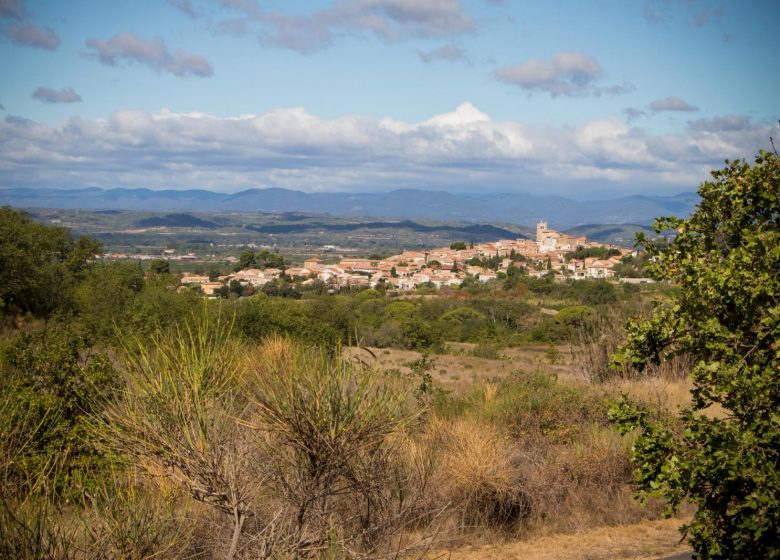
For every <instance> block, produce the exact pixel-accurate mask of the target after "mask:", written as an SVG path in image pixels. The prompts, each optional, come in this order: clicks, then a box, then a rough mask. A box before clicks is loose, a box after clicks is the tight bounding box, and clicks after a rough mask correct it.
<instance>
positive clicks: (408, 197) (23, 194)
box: [0, 188, 699, 229]
mask: <svg viewBox="0 0 780 560" xmlns="http://www.w3.org/2000/svg"><path fill="white" fill-rule="evenodd" d="M698 200H699V197H698V195H697V194H695V193H682V194H678V195H675V196H644V195H633V196H625V197H621V198H614V199H611V200H589V201H577V200H572V199H569V198H565V197H560V196H534V195H529V194H524V193H493V194H453V193H448V192H440V191H426V190H413V189H407V190H395V191H390V192H384V193H305V192H302V191H294V190H288V189H279V188H271V189H249V190H245V191H241V192H238V193H234V194H224V193H216V192H212V191H206V190H182V191H178V190H162V191H155V190H150V189H98V188H88V189H73V190H70V189H35V188H10V189H0V205H5V204H10V205H12V206H16V207H19V208H69V209H77V208H78V209H84V210H150V211H157V212H169V211H192V212H210V211H228V212H232V211H238V212H257V211H259V212H316V213H325V214H331V215H333V216H346V217H349V216H375V217H382V218H395V219H418V220H419V219H428V220H442V221H450V220H451V221H459V222H482V223H485V222H488V223H508V224H522V225H533V224H534V223H535V222H537V221H538V220H546V221H547V222H548V224H549V226H550V227H552V228H556V229H570V228H573V227H576V226H581V225H585V224H637V225H647V224H649V223H650V222H651V221H652V220H653V219H654V218H656V217H658V216H669V215H674V216H687V215H688V214H690V213H691V211H692V210H693V209H694V207H695V205H696V204H697V203H698Z"/></svg>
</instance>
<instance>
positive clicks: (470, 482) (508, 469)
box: [426, 417, 528, 530]
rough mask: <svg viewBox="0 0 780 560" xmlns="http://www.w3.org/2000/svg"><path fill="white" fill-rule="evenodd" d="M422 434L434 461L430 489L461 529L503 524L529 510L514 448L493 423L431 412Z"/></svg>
mask: <svg viewBox="0 0 780 560" xmlns="http://www.w3.org/2000/svg"><path fill="white" fill-rule="evenodd" d="M426 437H427V439H428V445H429V446H430V448H429V453H431V454H435V455H436V456H437V462H438V464H437V471H436V478H435V488H434V489H433V491H434V492H435V493H436V495H437V496H438V498H437V499H438V500H440V501H441V502H443V503H447V504H449V505H450V508H449V509H450V516H451V517H453V518H454V520H455V522H456V523H457V526H458V527H459V528H460V529H461V530H463V529H465V528H473V527H498V528H501V527H506V526H509V525H512V524H514V523H516V522H517V521H519V520H520V519H522V518H523V517H524V516H525V515H526V514H527V511H528V505H527V503H526V497H525V495H524V493H523V491H522V485H521V484H520V473H519V471H518V468H517V466H516V465H515V464H514V463H513V461H512V458H513V450H512V448H511V446H510V445H509V443H508V441H507V439H506V438H505V437H502V435H501V434H500V433H499V431H498V430H497V429H496V428H495V427H494V426H493V425H491V424H489V423H487V422H483V421H479V420H475V419H468V418H459V419H455V420H450V421H447V420H443V419H441V418H435V417H434V418H433V419H431V421H430V422H429V424H428V425H427V426H426Z"/></svg>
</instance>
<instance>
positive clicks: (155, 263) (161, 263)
mask: <svg viewBox="0 0 780 560" xmlns="http://www.w3.org/2000/svg"><path fill="white" fill-rule="evenodd" d="M149 270H150V271H151V272H153V273H154V274H170V272H171V263H169V262H168V261H166V260H165V259H153V260H152V261H151V262H150V263H149Z"/></svg>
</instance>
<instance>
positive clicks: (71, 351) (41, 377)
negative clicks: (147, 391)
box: [0, 324, 119, 497]
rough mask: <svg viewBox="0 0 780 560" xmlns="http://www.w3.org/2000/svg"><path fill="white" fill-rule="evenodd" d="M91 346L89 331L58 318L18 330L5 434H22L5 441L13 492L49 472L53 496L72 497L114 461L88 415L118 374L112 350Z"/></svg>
mask: <svg viewBox="0 0 780 560" xmlns="http://www.w3.org/2000/svg"><path fill="white" fill-rule="evenodd" d="M88 348H89V347H88V341H87V340H86V339H85V338H84V337H83V335H81V334H79V333H78V332H76V331H75V330H74V329H72V328H67V327H64V326H62V325H57V324H52V325H50V326H47V327H42V328H39V329H36V330H33V331H31V332H27V333H22V334H20V335H19V336H18V337H17V338H16V340H15V341H14V343H13V344H12V345H11V347H10V348H9V349H8V350H7V352H6V356H5V362H6V363H5V366H4V367H3V371H2V377H0V398H2V399H3V400H4V401H5V405H4V412H3V414H0V437H2V438H3V439H5V438H13V437H14V434H17V435H18V436H19V437H24V439H23V440H19V439H17V440H16V441H15V442H14V440H13V439H12V440H10V441H9V440H6V441H5V442H4V443H3V444H2V445H1V446H2V447H4V448H6V449H7V450H8V452H9V453H11V454H12V461H11V464H10V465H9V467H8V470H7V471H6V476H7V480H6V483H8V484H10V485H11V486H9V487H8V489H9V490H10V489H11V488H16V489H17V490H22V489H25V488H26V487H28V486H29V484H30V481H31V480H39V479H41V477H43V478H45V479H46V485H47V487H48V488H47V493H48V494H50V495H55V494H56V495H62V496H64V497H72V496H73V495H75V494H78V493H79V492H80V491H82V490H83V487H84V486H85V485H90V484H91V483H92V481H93V480H94V478H95V477H96V476H99V475H100V473H101V471H102V470H103V469H105V468H106V467H107V466H108V465H109V464H110V463H109V461H108V459H107V458H106V457H104V456H103V454H102V453H101V452H100V450H99V448H98V446H97V444H96V439H95V438H94V436H93V435H92V433H91V430H90V417H91V415H93V414H97V413H99V411H100V410H101V409H102V407H103V405H104V403H105V402H106V400H107V399H108V398H110V397H111V396H112V394H113V393H115V392H116V390H117V388H118V386H119V379H118V373H117V372H116V370H115V369H114V367H113V365H112V364H111V362H110V360H109V359H108V357H107V356H106V355H104V354H99V353H95V352H92V351H90V350H89V349H88ZM27 490H29V488H26V489H25V491H27Z"/></svg>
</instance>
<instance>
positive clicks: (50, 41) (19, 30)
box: [6, 25, 60, 51]
mask: <svg viewBox="0 0 780 560" xmlns="http://www.w3.org/2000/svg"><path fill="white" fill-rule="evenodd" d="M6 33H7V34H8V36H9V37H10V38H11V41H13V42H14V43H15V44H17V45H22V46H25V47H35V48H38V49H45V50H47V51H53V50H55V49H56V48H57V47H59V46H60V38H59V36H58V35H57V34H56V33H55V32H54V30H53V29H51V28H50V27H43V28H41V27H36V26H35V25H12V26H10V27H9V28H8V29H7V31H6Z"/></svg>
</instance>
